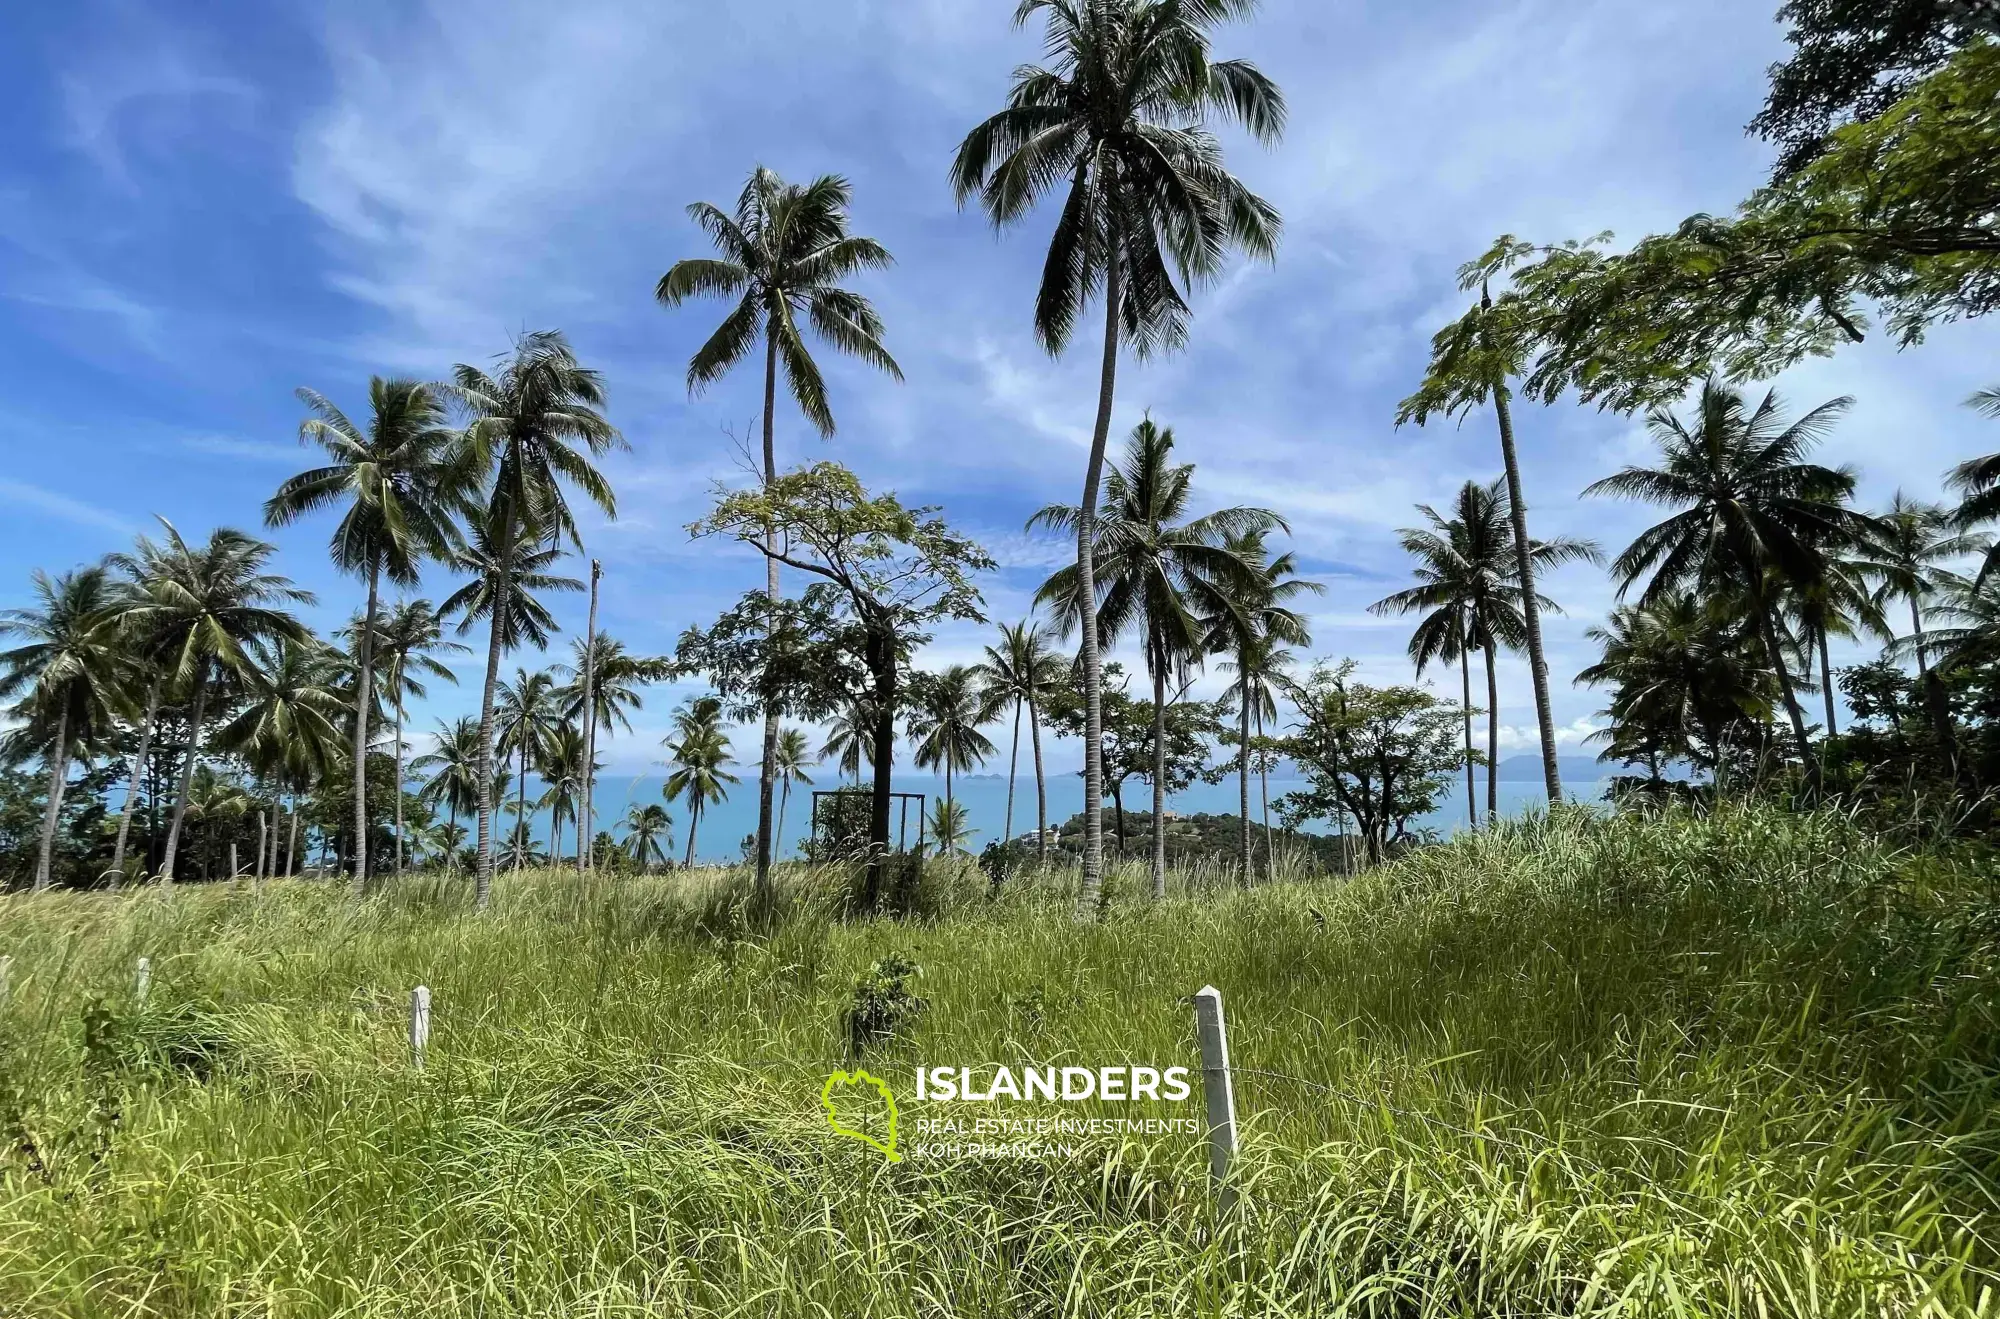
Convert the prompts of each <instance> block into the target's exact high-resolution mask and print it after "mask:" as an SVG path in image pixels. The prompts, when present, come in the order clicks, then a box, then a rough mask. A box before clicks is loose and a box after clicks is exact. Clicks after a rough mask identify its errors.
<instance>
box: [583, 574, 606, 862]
mask: <svg viewBox="0 0 2000 1319" xmlns="http://www.w3.org/2000/svg"><path fill="white" fill-rule="evenodd" d="M603 575H604V565H603V564H601V563H599V562H598V561H597V560H596V559H592V560H591V561H590V622H589V623H588V625H587V626H586V627H585V628H584V633H583V800H582V802H580V803H579V804H578V806H577V816H576V838H577V846H576V873H577V877H578V878H582V876H583V872H584V871H585V870H588V869H590V868H591V865H592V862H591V861H590V860H587V859H586V858H588V857H589V856H590V849H588V848H587V847H585V846H584V845H583V840H584V839H585V838H587V837H591V836H592V835H593V832H594V826H595V825H596V823H597V814H596V811H595V809H594V808H593V806H592V804H591V800H590V789H591V787H592V785H593V784H594V782H595V781H596V779H597V579H598V578H600V577H602V576H603Z"/></svg>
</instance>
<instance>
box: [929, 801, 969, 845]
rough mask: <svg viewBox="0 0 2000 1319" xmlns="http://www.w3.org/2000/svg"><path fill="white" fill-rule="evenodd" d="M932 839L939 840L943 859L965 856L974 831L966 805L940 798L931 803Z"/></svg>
mask: <svg viewBox="0 0 2000 1319" xmlns="http://www.w3.org/2000/svg"><path fill="white" fill-rule="evenodd" d="M930 827H931V837H932V838H934V839H936V840H937V850H938V855H939V856H941V857H949V856H963V855H965V853H966V850H967V849H966V846H965V845H966V844H967V843H968V842H970V841H971V840H972V835H973V833H974V830H973V829H972V827H971V825H970V823H969V822H968V821H967V819H966V814H965V803H964V802H959V801H953V800H952V799H951V798H949V797H940V798H938V799H937V800H936V801H934V802H932V803H931V818H930Z"/></svg>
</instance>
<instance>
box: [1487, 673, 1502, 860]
mask: <svg viewBox="0 0 2000 1319" xmlns="http://www.w3.org/2000/svg"><path fill="white" fill-rule="evenodd" d="M1495 658H1496V657H1495V655H1494V653H1493V643H1492V642H1491V641H1488V642H1487V643H1486V823H1487V825H1488V826H1489V827H1490V826H1492V825H1496V824H1498V823H1500V675H1499V673H1498V672H1497V667H1496V665H1495V663H1494V660H1495Z"/></svg>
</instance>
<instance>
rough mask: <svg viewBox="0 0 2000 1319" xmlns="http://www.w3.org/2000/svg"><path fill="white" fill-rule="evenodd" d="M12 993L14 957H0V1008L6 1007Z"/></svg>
mask: <svg viewBox="0 0 2000 1319" xmlns="http://www.w3.org/2000/svg"><path fill="white" fill-rule="evenodd" d="M13 992H14V955H13V954H12V953H9V954H7V955H6V956H5V957H0V1008H4V1007H6V1006H7V1000H8V998H9V996H11V995H12V994H13Z"/></svg>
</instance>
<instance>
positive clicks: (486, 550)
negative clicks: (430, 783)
mask: <svg viewBox="0 0 2000 1319" xmlns="http://www.w3.org/2000/svg"><path fill="white" fill-rule="evenodd" d="M468 521H469V526H468V528H467V536H466V545H465V547H464V548H463V549H461V550H460V551H459V552H458V553H457V554H456V555H455V556H453V559H452V566H453V567H454V568H456V569H457V570H458V571H459V572H462V573H468V574H470V575H471V577H472V580H471V581H469V582H467V583H466V584H465V585H464V586H461V587H460V588H459V589H458V590H456V591H454V592H453V593H452V594H451V596H450V597H449V598H447V599H446V600H445V602H444V603H443V604H442V605H440V606H439V607H438V612H439V613H440V614H442V615H446V616H457V617H458V619H459V624H458V631H459V634H460V635H461V636H463V635H464V634H466V633H467V632H469V631H471V629H472V625H473V624H474V623H475V622H477V621H478V620H480V619H482V618H484V619H486V620H487V623H488V629H487V636H488V644H487V650H486V685H485V689H484V691H483V692H482V694H481V696H480V699H479V772H478V773H477V774H475V775H474V776H473V782H474V784H475V785H477V787H478V788H479V793H480V797H479V826H478V832H477V835H476V837H477V839H478V842H477V844H476V846H477V857H478V869H477V870H476V872H475V879H474V887H475V890H476V892H477V894H478V898H477V902H478V905H479V907H480V909H481V910H484V909H485V907H486V906H487V904H488V903H490V902H491V901H492V885H493V803H494V797H493V783H494V772H495V765H494V745H493V739H494V722H493V719H494V702H495V700H496V699H497V698H498V695H499V686H500V655H501V653H502V652H503V651H507V650H516V649H519V648H520V647H521V646H523V645H532V646H533V647H534V648H535V649H536V650H543V649H546V648H547V647H548V644H549V634H550V633H551V632H553V631H555V627H556V622H555V618H554V616H553V615H551V614H550V613H549V611H548V608H547V607H546V606H544V605H543V604H542V602H541V601H539V600H537V599H536V598H535V595H534V593H535V592H537V591H581V590H582V589H583V583H582V582H579V581H577V580H576V579H575V578H574V577H559V576H556V575H555V574H553V573H550V572H548V571H546V570H547V569H548V568H549V567H550V566H551V565H552V564H554V563H555V562H556V560H557V559H559V558H561V557H562V551H561V550H560V549H559V548H553V547H544V546H543V545H542V543H541V541H542V535H543V533H542V532H541V530H540V529H539V528H537V527H536V526H535V525H534V524H532V523H528V522H523V521H520V520H518V519H513V518H510V517H509V516H508V515H507V514H505V513H504V512H501V513H496V512H495V511H494V510H493V509H491V508H486V509H482V510H479V511H478V512H476V513H475V514H473V515H472V517H471V518H470V519H469V520H468Z"/></svg>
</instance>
